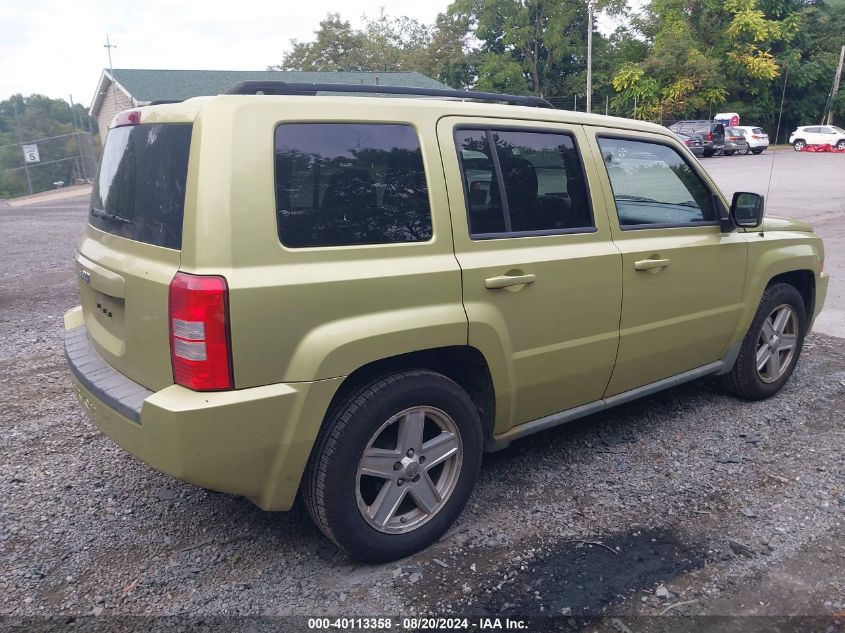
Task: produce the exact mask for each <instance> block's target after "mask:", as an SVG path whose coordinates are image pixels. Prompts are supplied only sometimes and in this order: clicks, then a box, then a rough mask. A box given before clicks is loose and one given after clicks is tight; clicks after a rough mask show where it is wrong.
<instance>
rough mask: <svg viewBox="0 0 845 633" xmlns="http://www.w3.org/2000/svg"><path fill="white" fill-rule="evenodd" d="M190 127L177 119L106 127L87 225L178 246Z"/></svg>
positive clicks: (179, 245) (115, 233) (136, 239)
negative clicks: (106, 132)
mask: <svg viewBox="0 0 845 633" xmlns="http://www.w3.org/2000/svg"><path fill="white" fill-rule="evenodd" d="M191 129H192V126H191V124H190V123H179V124H156V125H133V126H126V127H117V128H114V129H112V130H110V131H109V134H108V137H107V139H106V146H105V149H104V150H103V159H102V161H101V163H100V171H99V174H98V176H97V180H96V182H95V183H94V189H93V191H92V193H91V213H90V216H89V222H90V223H91V226H93V227H95V228H98V229H100V230H101V231H105V232H107V233H112V234H113V235H119V236H120V237H125V238H127V239H130V240H135V241H137V242H146V243H148V244H153V245H155V246H163V247H165V248H173V249H180V248H181V247H182V216H183V213H184V206H185V181H186V180H187V176H188V154H189V151H190V145H191Z"/></svg>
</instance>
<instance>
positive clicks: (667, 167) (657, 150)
mask: <svg viewBox="0 0 845 633" xmlns="http://www.w3.org/2000/svg"><path fill="white" fill-rule="evenodd" d="M598 142H599V147H600V148H601V153H602V157H603V159H604V165H605V168H606V169H607V175H608V178H610V184H611V186H612V187H613V197H614V198H615V200H616V212H617V214H618V215H619V224H620V225H621V226H622V227H623V228H636V227H639V226H649V225H651V226H654V225H669V226H678V225H695V224H701V223H708V222H716V221H717V217H716V212H715V208H714V205H713V198H712V196H711V194H710V191H709V189H708V188H707V186H706V185H705V184H704V182H703V181H702V180H701V178H700V177H699V176H698V174H696V173H695V171H694V170H693V169H692V167H691V166H690V165H689V163H687V161H686V160H685V159H684V158H683V157H682V156H681V155H680V154H679V153H678V152H677V151H675V150H674V149H673V148H671V147H669V146H668V145H662V144H660V143H649V142H645V141H630V140H624V139H616V138H599V139H598Z"/></svg>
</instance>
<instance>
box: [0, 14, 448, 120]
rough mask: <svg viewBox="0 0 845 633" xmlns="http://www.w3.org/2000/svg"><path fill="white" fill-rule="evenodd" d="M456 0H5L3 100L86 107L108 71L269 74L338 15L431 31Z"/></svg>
mask: <svg viewBox="0 0 845 633" xmlns="http://www.w3.org/2000/svg"><path fill="white" fill-rule="evenodd" d="M448 5H449V0H381V1H379V0H344V1H343V2H339V1H338V0H333V1H330V2H326V1H324V0H298V1H291V0H235V1H234V2H233V1H232V0H194V1H193V2H187V1H185V0H139V1H131V0H130V1H117V0H112V1H107V0H0V100H3V99H6V98H8V97H9V96H11V95H13V94H15V93H18V92H20V93H22V94H24V95H30V94H33V93H39V94H44V95H47V96H49V97H54V98H61V99H65V100H66V101H67V100H69V99H70V96H71V95H73V100H74V101H75V102H77V103H81V104H83V105H85V106H86V107H87V106H89V105H90V103H91V98H92V97H93V95H94V92H95V91H96V88H97V80H98V79H99V77H100V72H101V71H102V69H103V68H105V67H107V66H108V55H107V50H106V48H105V47H104V46H103V45H104V44H105V43H106V33H108V35H109V39H110V41H111V42H112V43H113V44H116V45H117V48H114V49H112V63H113V67H114V68H170V69H207V70H264V69H265V68H266V67H267V66H268V65H269V64H275V63H278V62H280V61H281V58H282V53H283V52H284V51H285V50H287V49H288V48H289V46H290V40H291V39H292V38H297V39H300V40H309V39H311V38H312V37H313V31H314V29H316V28H317V24H318V22H319V21H320V20H321V19H323V18H324V17H325V16H326V14H327V13H329V12H339V13H340V14H341V15H342V16H343V17H344V18H345V19H348V20H350V21H351V22H352V23H353V24H354V25H360V16H362V15H364V14H366V15H369V16H376V15H378V13H379V10H380V8H381V7H382V6H383V7H384V8H385V11H386V12H387V13H388V14H389V15H395V16H400V15H406V16H408V17H411V18H415V19H418V20H421V21H423V22H426V23H431V22H433V21H434V18H435V17H436V16H437V14H438V13H439V12H441V11H444V10H445V9H446V7H447V6H448Z"/></svg>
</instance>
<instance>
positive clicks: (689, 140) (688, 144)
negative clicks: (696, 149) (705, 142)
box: [684, 139, 692, 147]
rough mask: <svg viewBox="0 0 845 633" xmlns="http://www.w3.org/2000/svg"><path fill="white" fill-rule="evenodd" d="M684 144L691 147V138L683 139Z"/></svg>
mask: <svg viewBox="0 0 845 633" xmlns="http://www.w3.org/2000/svg"><path fill="white" fill-rule="evenodd" d="M684 144H685V145H686V146H687V147H692V139H688V140H686V141H684Z"/></svg>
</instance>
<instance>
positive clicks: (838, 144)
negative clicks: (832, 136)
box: [836, 140, 845, 149]
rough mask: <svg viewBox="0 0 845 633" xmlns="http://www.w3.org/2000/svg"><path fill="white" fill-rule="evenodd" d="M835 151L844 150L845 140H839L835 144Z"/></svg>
mask: <svg viewBox="0 0 845 633" xmlns="http://www.w3.org/2000/svg"><path fill="white" fill-rule="evenodd" d="M836 149H845V140H841V141H839V142H838V143H837V144H836Z"/></svg>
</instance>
